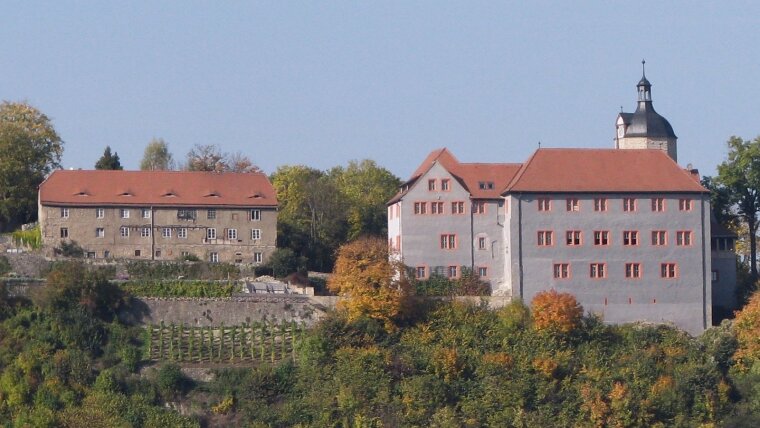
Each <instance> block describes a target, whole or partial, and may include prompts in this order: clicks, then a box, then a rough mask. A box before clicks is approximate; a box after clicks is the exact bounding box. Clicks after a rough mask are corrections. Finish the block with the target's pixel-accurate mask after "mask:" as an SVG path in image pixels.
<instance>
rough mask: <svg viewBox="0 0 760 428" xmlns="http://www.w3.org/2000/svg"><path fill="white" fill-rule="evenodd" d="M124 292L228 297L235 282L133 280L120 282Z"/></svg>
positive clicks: (146, 295) (146, 294) (155, 295)
mask: <svg viewBox="0 0 760 428" xmlns="http://www.w3.org/2000/svg"><path fill="white" fill-rule="evenodd" d="M120 287H121V289H122V290H124V291H125V292H127V293H129V294H132V295H134V296H140V297H230V296H232V293H234V292H235V291H236V290H238V285H237V282H233V283H229V282H213V281H185V280H166V279H165V280H135V281H127V282H124V283H121V284H120Z"/></svg>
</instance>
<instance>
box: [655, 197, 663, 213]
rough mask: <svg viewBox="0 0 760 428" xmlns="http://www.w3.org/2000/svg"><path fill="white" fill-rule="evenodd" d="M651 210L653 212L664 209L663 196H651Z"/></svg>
mask: <svg viewBox="0 0 760 428" xmlns="http://www.w3.org/2000/svg"><path fill="white" fill-rule="evenodd" d="M652 211H654V212H663V211H665V198H652Z"/></svg>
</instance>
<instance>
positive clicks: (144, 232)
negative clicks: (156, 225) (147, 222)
mask: <svg viewBox="0 0 760 428" xmlns="http://www.w3.org/2000/svg"><path fill="white" fill-rule="evenodd" d="M140 236H142V237H143V238H147V237H149V236H150V228H149V227H143V228H142V229H140Z"/></svg>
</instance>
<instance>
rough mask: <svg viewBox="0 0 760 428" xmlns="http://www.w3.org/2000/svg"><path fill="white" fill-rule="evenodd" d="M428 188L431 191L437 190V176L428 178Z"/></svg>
mask: <svg viewBox="0 0 760 428" xmlns="http://www.w3.org/2000/svg"><path fill="white" fill-rule="evenodd" d="M428 190H429V191H431V192H434V191H435V178H431V179H430V180H428Z"/></svg>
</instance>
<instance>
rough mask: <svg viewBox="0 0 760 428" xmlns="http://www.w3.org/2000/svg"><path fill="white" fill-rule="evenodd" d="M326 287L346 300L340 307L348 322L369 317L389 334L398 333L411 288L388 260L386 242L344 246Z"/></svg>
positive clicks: (376, 240) (360, 241)
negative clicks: (396, 321)
mask: <svg viewBox="0 0 760 428" xmlns="http://www.w3.org/2000/svg"><path fill="white" fill-rule="evenodd" d="M327 286H328V288H329V289H330V290H331V291H333V292H335V293H337V294H338V295H339V296H341V297H343V298H344V299H343V300H341V302H340V303H339V307H340V308H342V309H344V310H345V311H346V312H347V314H348V319H349V320H355V319H357V318H360V317H362V316H367V317H370V318H374V319H376V320H379V321H382V322H383V324H384V326H385V328H386V330H393V329H395V324H394V320H395V319H397V318H398V317H399V315H401V313H402V310H403V308H404V305H405V303H406V301H407V297H408V296H409V288H410V287H409V281H408V280H407V278H406V274H405V270H404V269H402V268H401V267H400V266H399V265H397V264H396V263H394V262H392V261H391V260H390V259H389V254H388V247H387V244H386V242H385V240H383V239H382V238H377V237H363V238H359V239H357V240H355V241H352V242H349V243H347V244H344V245H343V246H341V247H340V248H339V249H338V257H337V259H336V261H335V269H334V271H333V275H332V277H330V280H329V281H328V284H327Z"/></svg>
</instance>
